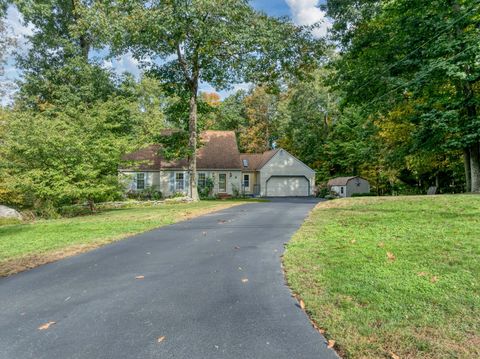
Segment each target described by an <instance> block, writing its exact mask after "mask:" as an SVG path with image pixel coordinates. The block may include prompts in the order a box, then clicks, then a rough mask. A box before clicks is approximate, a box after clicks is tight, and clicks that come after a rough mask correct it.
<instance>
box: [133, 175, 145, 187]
mask: <svg viewBox="0 0 480 359" xmlns="http://www.w3.org/2000/svg"><path fill="white" fill-rule="evenodd" d="M140 176H141V177H143V178H141V179H140ZM146 177H147V176H145V173H144V172H137V173H136V174H135V188H136V189H137V190H144V189H145V188H146V187H147V178H146ZM139 180H140V183H141V182H143V186H141V187H140V186H139V185H138V183H139Z"/></svg>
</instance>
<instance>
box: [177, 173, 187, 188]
mask: <svg viewBox="0 0 480 359" xmlns="http://www.w3.org/2000/svg"><path fill="white" fill-rule="evenodd" d="M175 189H176V190H177V191H183V190H184V189H185V176H184V175H183V172H177V173H175Z"/></svg>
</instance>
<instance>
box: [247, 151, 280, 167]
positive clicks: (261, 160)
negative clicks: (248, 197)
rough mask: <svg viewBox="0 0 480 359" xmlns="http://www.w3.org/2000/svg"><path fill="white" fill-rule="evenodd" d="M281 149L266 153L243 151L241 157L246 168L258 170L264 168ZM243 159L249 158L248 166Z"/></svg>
mask: <svg viewBox="0 0 480 359" xmlns="http://www.w3.org/2000/svg"><path fill="white" fill-rule="evenodd" d="M278 151H279V150H278V149H276V150H270V151H266V152H264V153H241V154H240V159H241V162H242V168H243V169H244V170H250V171H256V170H259V169H260V168H262V167H263V166H264V165H265V164H266V163H267V162H268V161H269V160H270V159H271V158H272V157H273V156H275V154H276V153H277V152H278ZM243 160H247V162H248V166H244V165H243Z"/></svg>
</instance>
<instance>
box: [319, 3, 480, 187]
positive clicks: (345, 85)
mask: <svg viewBox="0 0 480 359" xmlns="http://www.w3.org/2000/svg"><path fill="white" fill-rule="evenodd" d="M327 8H328V12H329V15H330V16H331V17H332V18H334V20H335V25H334V28H333V35H334V39H335V40H337V41H338V43H339V45H340V46H341V48H342V52H343V56H342V58H341V59H340V61H338V62H337V69H338V72H337V74H338V85H339V87H340V88H341V89H342V90H344V91H345V100H346V103H347V104H349V105H351V104H358V105H360V106H361V107H362V109H363V111H364V114H365V116H372V117H373V118H381V117H382V116H387V117H388V114H389V112H391V111H398V110H399V109H400V108H401V107H404V106H407V107H408V106H413V107H414V114H413V115H412V116H410V120H411V122H412V124H414V125H415V130H414V131H413V133H412V136H413V138H414V139H416V140H417V141H416V143H415V146H412V148H414V147H421V148H422V150H423V151H427V150H428V151H430V152H431V153H432V154H435V153H438V151H444V152H445V151H448V150H453V149H456V150H461V151H463V153H464V159H465V161H464V162H465V177H466V184H467V186H466V187H467V190H471V191H473V192H480V152H479V141H480V118H479V113H478V103H479V96H480V92H479V87H480V86H479V81H480V66H479V65H478V64H479V54H480V51H479V45H478V44H479V43H480V28H479V27H478V22H479V15H478V14H479V13H480V4H479V3H478V2H477V1H471V0H436V1H431V2H423V1H410V0H398V1H394V2H388V3H385V2H382V1H378V0H345V1H343V0H342V1H337V0H332V1H329V2H328V7H327ZM427 138H428V139H429V141H427V142H425V141H424V140H425V139H427Z"/></svg>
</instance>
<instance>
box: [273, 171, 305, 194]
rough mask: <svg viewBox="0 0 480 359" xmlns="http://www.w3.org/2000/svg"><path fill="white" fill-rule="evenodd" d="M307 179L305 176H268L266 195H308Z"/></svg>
mask: <svg viewBox="0 0 480 359" xmlns="http://www.w3.org/2000/svg"><path fill="white" fill-rule="evenodd" d="M308 192H309V191H308V180H307V179H306V178H305V177H288V176H285V177H270V179H269V180H268V181H267V190H266V193H267V197H300V196H308V195H309V193H308Z"/></svg>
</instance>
